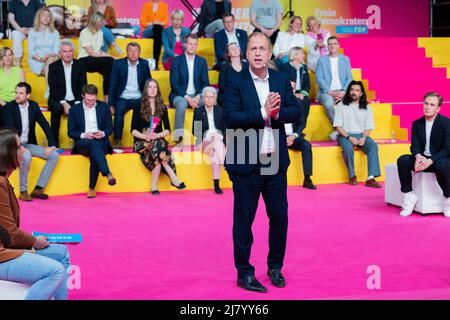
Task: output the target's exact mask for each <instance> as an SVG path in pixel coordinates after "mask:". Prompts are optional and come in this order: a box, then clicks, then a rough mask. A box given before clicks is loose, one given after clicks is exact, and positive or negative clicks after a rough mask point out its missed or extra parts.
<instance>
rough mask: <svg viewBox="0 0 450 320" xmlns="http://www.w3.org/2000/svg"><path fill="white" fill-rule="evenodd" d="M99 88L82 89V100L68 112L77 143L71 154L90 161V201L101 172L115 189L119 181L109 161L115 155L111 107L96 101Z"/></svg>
mask: <svg viewBox="0 0 450 320" xmlns="http://www.w3.org/2000/svg"><path fill="white" fill-rule="evenodd" d="M97 96H98V89H97V87H96V86H94V85H92V84H88V85H85V86H84V87H83V101H82V103H78V104H76V105H74V106H73V107H72V108H71V109H70V112H69V123H68V131H69V137H70V138H72V139H73V140H74V141H75V144H74V146H73V149H72V154H81V155H84V156H87V157H89V158H90V162H91V163H90V168H89V192H88V194H87V197H88V198H95V197H96V193H95V186H96V184H97V179H98V174H99V172H100V173H101V174H102V176H104V177H107V178H108V184H109V185H111V186H113V185H115V184H116V179H115V178H114V176H113V175H112V173H111V171H110V170H109V167H108V162H107V161H106V157H105V155H106V154H108V153H109V154H111V153H112V147H111V144H110V143H109V140H108V137H109V136H110V135H111V133H112V130H113V128H112V116H111V111H110V109H109V108H108V105H107V104H106V103H104V102H101V101H98V100H97Z"/></svg>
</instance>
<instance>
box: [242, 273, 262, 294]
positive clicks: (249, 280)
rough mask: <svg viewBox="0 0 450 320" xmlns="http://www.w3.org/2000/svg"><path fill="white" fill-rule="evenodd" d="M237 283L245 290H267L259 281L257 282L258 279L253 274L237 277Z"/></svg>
mask: <svg viewBox="0 0 450 320" xmlns="http://www.w3.org/2000/svg"><path fill="white" fill-rule="evenodd" d="M237 285H238V287H239V288H244V289H245V290H249V291H256V292H262V293H265V292H267V288H266V287H264V286H263V285H262V284H261V283H259V281H258V280H256V278H255V277H253V276H248V277H245V278H238V280H237Z"/></svg>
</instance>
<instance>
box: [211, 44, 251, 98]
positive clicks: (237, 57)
mask: <svg viewBox="0 0 450 320" xmlns="http://www.w3.org/2000/svg"><path fill="white" fill-rule="evenodd" d="M226 57H227V62H225V63H224V64H223V65H222V67H221V69H220V73H219V94H218V99H217V100H218V102H219V106H221V105H222V103H223V98H224V92H225V87H226V85H227V82H228V78H229V77H230V75H232V74H233V73H235V72H236V73H239V72H241V71H242V69H248V62H247V61H244V60H243V59H242V51H241V48H240V46H239V45H238V44H237V43H235V42H231V43H229V44H228V45H227V53H226Z"/></svg>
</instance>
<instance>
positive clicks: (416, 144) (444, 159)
mask: <svg viewBox="0 0 450 320" xmlns="http://www.w3.org/2000/svg"><path fill="white" fill-rule="evenodd" d="M423 100H424V101H423V113H424V116H423V117H421V118H420V119H418V120H416V121H414V122H413V125H412V130H411V155H409V154H405V155H403V156H401V157H400V158H398V160H397V168H398V175H399V177H400V184H401V191H402V192H403V193H404V198H403V204H402V211H401V212H400V215H401V216H403V217H406V216H409V215H410V214H412V212H413V210H414V207H415V205H416V204H417V201H418V197H417V195H416V194H415V193H414V191H413V188H412V175H411V172H412V171H414V172H422V171H425V172H434V173H435V174H436V178H437V182H438V183H439V186H440V187H441V189H442V192H443V195H444V199H443V200H444V201H443V208H444V210H443V213H444V215H445V216H446V217H450V119H449V118H447V117H445V116H443V115H441V114H439V112H440V111H441V105H442V102H443V99H442V97H441V96H440V95H439V94H438V93H436V92H429V93H427V94H426V95H425V96H424V99H423Z"/></svg>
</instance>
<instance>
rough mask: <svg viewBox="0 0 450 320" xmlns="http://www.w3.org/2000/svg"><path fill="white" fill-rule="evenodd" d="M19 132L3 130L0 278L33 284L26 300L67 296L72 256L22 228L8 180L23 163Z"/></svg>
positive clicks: (0, 145)
mask: <svg viewBox="0 0 450 320" xmlns="http://www.w3.org/2000/svg"><path fill="white" fill-rule="evenodd" d="M22 157H23V155H22V148H21V146H20V139H19V136H18V135H17V134H16V133H15V132H13V131H11V130H8V129H1V130H0V203H1V204H2V205H1V206H0V280H6V281H13V282H21V283H25V284H27V285H31V287H30V288H29V289H28V292H27V294H26V296H25V300H50V299H52V298H54V299H55V300H67V297H68V288H67V280H68V277H69V268H70V256H69V251H68V250H67V247H66V246H65V245H62V244H49V243H48V241H47V239H46V238H45V237H44V236H38V237H34V236H32V235H31V234H29V233H27V232H26V231H24V230H22V229H21V228H20V225H19V221H20V222H22V219H21V217H20V208H19V204H18V202H17V199H16V197H15V194H14V189H13V187H12V186H11V184H10V183H9V181H8V177H9V176H10V175H11V173H12V172H13V171H14V170H15V169H16V168H17V167H19V166H20V162H21V161H22Z"/></svg>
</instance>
